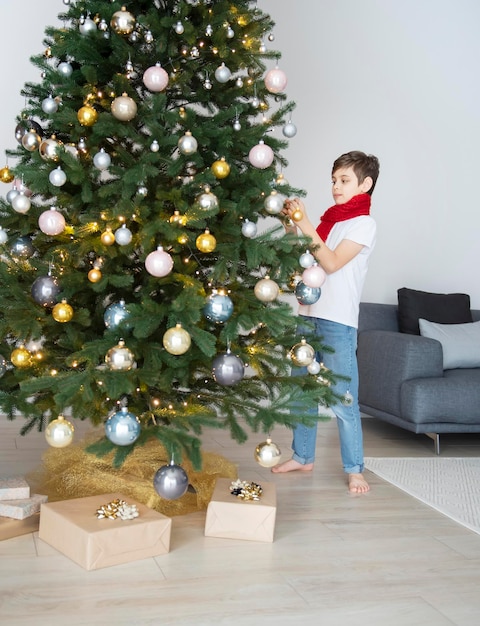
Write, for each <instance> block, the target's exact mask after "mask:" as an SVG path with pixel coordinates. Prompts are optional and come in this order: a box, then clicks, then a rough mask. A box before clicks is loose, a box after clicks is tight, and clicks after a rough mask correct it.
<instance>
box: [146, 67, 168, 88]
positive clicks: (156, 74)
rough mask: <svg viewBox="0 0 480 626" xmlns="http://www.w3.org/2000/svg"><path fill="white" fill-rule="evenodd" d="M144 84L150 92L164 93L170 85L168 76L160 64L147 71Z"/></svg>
mask: <svg viewBox="0 0 480 626" xmlns="http://www.w3.org/2000/svg"><path fill="white" fill-rule="evenodd" d="M143 82H144V84H145V87H146V88H147V89H150V91H163V90H164V89H165V87H166V86H167V85H168V74H167V72H166V71H165V70H164V69H163V67H161V66H160V65H159V64H157V65H153V66H152V67H149V68H148V69H146V70H145V72H144V74H143Z"/></svg>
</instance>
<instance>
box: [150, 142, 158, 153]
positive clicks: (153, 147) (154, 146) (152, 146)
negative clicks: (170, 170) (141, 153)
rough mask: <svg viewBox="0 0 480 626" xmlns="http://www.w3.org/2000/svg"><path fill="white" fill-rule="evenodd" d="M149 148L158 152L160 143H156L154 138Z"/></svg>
mask: <svg viewBox="0 0 480 626" xmlns="http://www.w3.org/2000/svg"><path fill="white" fill-rule="evenodd" d="M150 150H151V151H152V152H158V151H159V150H160V144H159V143H158V141H157V140H156V139H154V140H153V141H152V143H151V144H150Z"/></svg>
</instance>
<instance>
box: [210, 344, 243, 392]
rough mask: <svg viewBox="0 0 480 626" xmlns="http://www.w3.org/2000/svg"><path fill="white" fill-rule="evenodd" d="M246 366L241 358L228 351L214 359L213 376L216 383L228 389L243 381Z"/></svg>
mask: <svg viewBox="0 0 480 626" xmlns="http://www.w3.org/2000/svg"><path fill="white" fill-rule="evenodd" d="M244 373H245V366H244V364H243V361H242V359H241V358H240V357H238V356H236V355H235V354H232V353H231V352H230V351H227V352H226V353H225V354H219V355H218V356H216V357H215V358H214V359H213V364H212V374H213V378H214V380H215V382H217V383H218V384H219V385H225V386H227V387H229V386H232V385H235V384H236V383H238V382H240V381H241V380H242V379H243V376H244Z"/></svg>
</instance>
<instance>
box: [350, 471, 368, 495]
mask: <svg viewBox="0 0 480 626" xmlns="http://www.w3.org/2000/svg"><path fill="white" fill-rule="evenodd" d="M348 490H349V491H350V493H367V491H370V485H369V484H368V483H367V481H366V480H365V478H364V477H363V474H349V475H348Z"/></svg>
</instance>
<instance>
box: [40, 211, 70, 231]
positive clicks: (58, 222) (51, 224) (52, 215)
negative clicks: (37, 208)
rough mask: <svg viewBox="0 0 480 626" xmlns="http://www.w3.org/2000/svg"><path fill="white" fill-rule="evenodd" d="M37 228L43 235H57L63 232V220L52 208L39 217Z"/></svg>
mask: <svg viewBox="0 0 480 626" xmlns="http://www.w3.org/2000/svg"><path fill="white" fill-rule="evenodd" d="M38 226H39V228H40V230H41V231H42V233H45V235H59V234H60V233H62V232H63V231H64V230H65V218H64V217H63V215H62V214H61V213H59V212H58V211H57V210H56V209H55V208H53V207H52V208H51V209H48V211H44V212H43V213H42V214H41V215H40V217H39V218H38Z"/></svg>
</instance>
